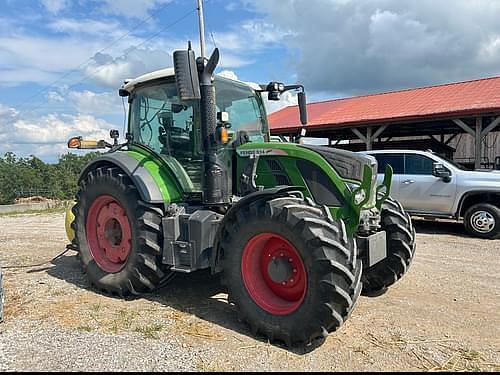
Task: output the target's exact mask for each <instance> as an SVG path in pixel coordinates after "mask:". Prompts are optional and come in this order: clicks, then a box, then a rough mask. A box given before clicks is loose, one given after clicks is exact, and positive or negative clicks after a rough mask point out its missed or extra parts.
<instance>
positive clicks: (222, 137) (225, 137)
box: [217, 126, 229, 145]
mask: <svg viewBox="0 0 500 375" xmlns="http://www.w3.org/2000/svg"><path fill="white" fill-rule="evenodd" d="M217 133H218V137H217V138H218V140H219V142H220V143H221V144H223V145H225V144H226V143H227V142H229V133H228V131H227V129H226V128H225V127H224V126H220V127H219V128H218V132H217Z"/></svg>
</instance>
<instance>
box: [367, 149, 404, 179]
mask: <svg viewBox="0 0 500 375" xmlns="http://www.w3.org/2000/svg"><path fill="white" fill-rule="evenodd" d="M372 156H374V157H375V158H376V159H377V164H378V171H377V172H378V173H382V174H383V173H385V166H386V165H387V164H389V165H390V166H391V167H392V169H393V171H394V174H403V171H404V158H403V155H399V154H372Z"/></svg>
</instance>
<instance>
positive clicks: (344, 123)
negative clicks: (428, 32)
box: [269, 77, 500, 169]
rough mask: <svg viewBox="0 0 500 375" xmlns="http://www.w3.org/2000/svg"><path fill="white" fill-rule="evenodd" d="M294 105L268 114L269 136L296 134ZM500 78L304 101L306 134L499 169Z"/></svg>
mask: <svg viewBox="0 0 500 375" xmlns="http://www.w3.org/2000/svg"><path fill="white" fill-rule="evenodd" d="M298 112H299V111H298V108H297V107H296V106H291V107H286V108H284V109H282V110H280V111H278V112H275V113H273V114H271V115H270V116H269V126H270V130H271V134H272V135H277V136H287V137H291V138H292V139H294V138H296V137H297V135H298V134H299V132H300V128H301V124H300V120H299V115H298ZM499 135H500V77H489V78H484V79H478V80H473V81H465V82H454V83H449V84H444V85H438V86H429V87H421V88H415V89H408V90H401V91H394V92H385V93H378V94H372V95H365V96H358V97H351V98H343V99H335V100H326V101H321V102H316V103H310V104H308V125H307V137H315V138H323V139H325V140H326V142H327V143H328V145H330V146H334V147H340V148H345V149H350V150H353V151H359V150H372V149H389V148H398V149H401V148H409V149H432V150H433V151H436V152H438V153H441V154H444V155H446V156H448V157H453V158H454V159H455V161H457V162H460V163H462V164H464V165H467V166H470V167H474V168H476V169H479V168H494V167H495V166H496V167H499V168H500V137H499Z"/></svg>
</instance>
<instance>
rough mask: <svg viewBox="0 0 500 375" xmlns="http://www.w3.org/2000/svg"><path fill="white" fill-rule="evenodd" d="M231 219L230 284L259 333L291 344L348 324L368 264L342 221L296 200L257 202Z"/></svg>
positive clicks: (225, 245)
mask: <svg viewBox="0 0 500 375" xmlns="http://www.w3.org/2000/svg"><path fill="white" fill-rule="evenodd" d="M228 219H229V220H227V221H226V222H227V225H226V227H225V228H224V232H223V238H224V239H223V241H222V243H221V250H222V252H223V257H224V258H223V270H224V283H225V284H226V287H227V289H228V294H229V299H230V301H232V302H234V303H235V305H236V306H237V308H238V310H239V313H240V316H241V319H242V320H243V321H245V322H246V323H248V325H249V326H250V329H251V330H252V332H253V333H254V334H257V333H261V334H263V335H264V336H265V337H266V338H267V339H269V340H270V341H274V340H280V341H283V342H285V343H286V344H287V345H288V346H291V345H293V344H294V343H299V342H300V343H309V342H310V341H312V340H313V339H315V338H318V337H326V336H327V335H328V333H329V332H332V331H334V330H336V329H337V328H339V327H340V326H341V325H342V324H343V323H344V321H345V320H346V319H347V318H348V316H349V315H350V313H351V311H352V310H353V308H354V306H355V304H356V301H357V299H358V297H359V295H360V293H361V287H362V285H361V272H362V265H361V261H360V260H358V259H357V256H356V251H357V250H356V247H355V243H354V241H353V239H348V238H347V235H346V232H345V227H344V225H343V223H342V222H341V221H337V220H332V219H329V218H328V217H327V216H326V215H325V214H324V212H323V211H322V210H321V209H318V208H315V207H311V206H310V205H308V204H307V203H306V202H304V201H303V200H302V199H301V198H294V197H282V198H275V199H271V200H267V201H266V200H258V201H254V202H252V203H250V204H249V205H247V206H244V207H242V208H241V209H239V210H238V212H236V214H234V217H229V218H228Z"/></svg>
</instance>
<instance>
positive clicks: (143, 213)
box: [72, 167, 170, 296]
mask: <svg viewBox="0 0 500 375" xmlns="http://www.w3.org/2000/svg"><path fill="white" fill-rule="evenodd" d="M76 201H77V203H76V204H75V205H74V207H73V214H74V216H75V220H74V221H73V223H72V228H73V229H74V231H75V239H74V240H73V245H74V246H75V247H76V248H77V249H78V252H79V257H80V260H81V263H82V266H83V269H84V271H85V272H86V274H87V276H88V278H89V280H90V283H91V284H92V285H93V286H95V287H96V288H97V289H99V290H101V291H103V292H105V293H108V294H112V295H119V296H127V295H130V294H135V295H137V294H141V293H146V292H150V291H152V290H154V289H155V288H157V287H158V286H160V284H161V282H162V281H163V280H164V279H165V278H166V277H167V274H168V273H170V271H168V270H166V269H165V267H164V266H163V265H162V262H161V249H162V243H163V234H162V224H161V223H162V220H161V218H162V211H161V209H160V208H158V207H155V206H152V205H148V204H146V203H144V202H142V201H141V200H140V197H139V194H138V193H137V189H136V187H135V186H134V185H133V183H132V181H131V180H130V179H129V178H128V176H127V175H125V174H124V173H122V172H121V170H120V169H118V168H116V167H101V168H97V169H95V170H91V171H89V172H88V174H87V176H85V178H83V179H82V181H81V183H80V190H79V192H78V193H77V196H76Z"/></svg>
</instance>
